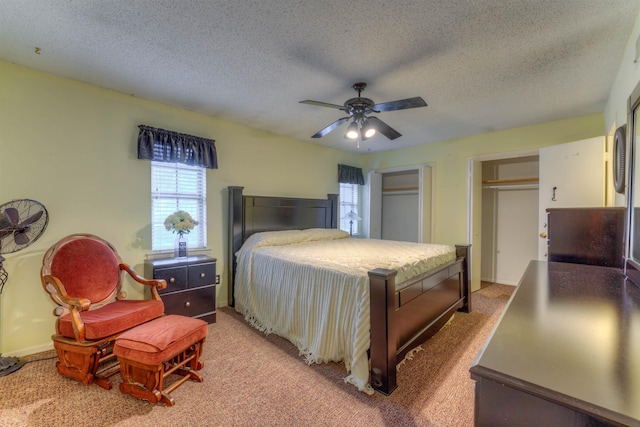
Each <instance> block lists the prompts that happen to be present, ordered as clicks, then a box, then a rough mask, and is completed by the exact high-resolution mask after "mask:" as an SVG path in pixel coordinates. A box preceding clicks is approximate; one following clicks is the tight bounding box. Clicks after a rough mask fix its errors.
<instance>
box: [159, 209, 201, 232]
mask: <svg viewBox="0 0 640 427" xmlns="http://www.w3.org/2000/svg"><path fill="white" fill-rule="evenodd" d="M196 225H198V221H196V220H194V219H193V218H192V217H191V215H189V213H188V212H185V211H177V212H174V213H172V214H171V215H169V216H168V217H167V219H165V220H164V226H165V228H166V229H167V230H171V231H172V232H173V233H178V234H180V235H183V234H189V233H190V232H191V230H193V227H195V226H196Z"/></svg>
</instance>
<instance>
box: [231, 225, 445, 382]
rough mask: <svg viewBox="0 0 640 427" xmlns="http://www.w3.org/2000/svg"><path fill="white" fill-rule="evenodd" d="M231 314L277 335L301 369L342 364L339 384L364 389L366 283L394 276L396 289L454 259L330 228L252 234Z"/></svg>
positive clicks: (433, 249) (441, 251) (423, 247)
mask: <svg viewBox="0 0 640 427" xmlns="http://www.w3.org/2000/svg"><path fill="white" fill-rule="evenodd" d="M237 258H238V266H237V270H236V282H235V301H236V305H235V306H236V310H237V311H238V312H240V313H242V314H243V315H244V317H245V319H246V320H247V321H248V322H249V323H250V324H252V325H253V326H255V327H256V328H258V329H260V330H262V331H264V332H266V333H275V334H277V335H279V336H282V337H284V338H286V339H288V340H289V341H291V342H292V343H293V344H294V345H296V346H297V347H298V349H299V350H300V353H301V354H302V355H304V357H305V359H306V361H307V363H323V362H329V361H335V362H338V361H344V363H345V367H346V369H347V371H348V372H350V375H349V376H348V377H347V378H345V381H347V382H349V383H351V384H354V385H355V386H356V387H358V389H359V390H362V391H364V392H366V393H369V394H371V393H373V389H372V388H371V386H370V385H369V363H368V358H367V350H368V348H369V345H370V338H369V329H370V319H369V315H370V314H369V278H368V275H367V272H368V271H369V270H372V269H374V268H387V269H390V270H396V271H397V272H398V274H397V276H396V283H397V286H401V285H402V284H403V282H406V281H407V280H410V279H412V278H414V277H417V276H420V275H423V274H425V273H426V272H428V271H429V270H432V269H434V268H436V267H438V266H440V265H443V264H446V263H448V262H451V261H454V260H455V248H454V247H452V246H446V245H431V244H430V245H427V244H419V243H410V242H395V241H388V240H374V239H355V238H350V236H349V234H348V233H345V232H343V231H340V230H335V229H310V230H290V231H279V232H266V233H257V234H255V235H253V236H251V237H250V238H249V239H248V240H247V241H246V242H245V244H244V245H243V246H242V248H241V249H240V251H238V253H237Z"/></svg>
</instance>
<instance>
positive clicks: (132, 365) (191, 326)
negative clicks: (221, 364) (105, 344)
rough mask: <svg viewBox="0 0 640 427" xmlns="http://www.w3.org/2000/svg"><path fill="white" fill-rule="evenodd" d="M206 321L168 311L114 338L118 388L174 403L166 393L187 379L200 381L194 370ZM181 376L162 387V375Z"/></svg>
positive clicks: (142, 396) (199, 364) (161, 401)
mask: <svg viewBox="0 0 640 427" xmlns="http://www.w3.org/2000/svg"><path fill="white" fill-rule="evenodd" d="M207 328H208V324H207V322H205V321H203V320H199V319H193V318H191V317H186V316H178V315H168V316H164V317H160V318H158V319H154V320H152V321H150V322H147V323H145V324H143V325H140V326H137V327H135V328H133V329H131V330H129V331H127V332H125V333H123V334H122V335H120V336H119V337H118V338H117V339H116V343H115V345H114V348H113V353H114V354H115V355H116V356H117V357H118V361H119V362H120V375H121V376H122V383H120V392H122V393H124V394H130V395H131V396H134V397H137V398H139V399H144V400H147V401H149V402H151V403H164V404H166V405H168V406H173V405H174V403H175V402H174V400H173V398H172V397H170V396H169V393H171V392H172V391H174V390H175V389H176V388H178V387H179V386H181V385H182V384H184V383H185V382H186V381H188V380H193V381H198V382H202V381H203V380H202V377H201V376H200V375H199V374H198V373H197V372H196V371H198V370H200V369H202V367H203V366H204V364H203V363H202V361H200V360H199V359H200V355H201V354H202V346H203V344H204V341H205V339H206V336H207V332H208V329H207ZM172 374H177V375H181V376H182V378H181V379H179V380H178V381H176V382H175V383H173V384H171V385H170V386H169V387H166V388H165V387H164V379H165V378H167V377H168V376H169V375H172Z"/></svg>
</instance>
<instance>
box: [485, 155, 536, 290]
mask: <svg viewBox="0 0 640 427" xmlns="http://www.w3.org/2000/svg"><path fill="white" fill-rule="evenodd" d="M538 167H539V160H538V156H526V157H517V158H509V159H500V160H490V161H484V162H482V248H481V251H482V266H481V280H483V281H487V282H496V283H503V284H508V285H516V284H517V283H518V281H519V280H520V278H521V277H522V274H523V273H524V270H525V268H526V266H527V265H528V263H529V261H530V260H532V259H536V258H537V256H538V231H537V230H538V177H539V175H538Z"/></svg>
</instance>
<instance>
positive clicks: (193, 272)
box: [188, 262, 216, 288]
mask: <svg viewBox="0 0 640 427" xmlns="http://www.w3.org/2000/svg"><path fill="white" fill-rule="evenodd" d="M188 269H189V288H197V287H200V286H205V285H213V284H214V283H216V263H215V262H209V263H205V264H196V265H190V266H189V267H188Z"/></svg>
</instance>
